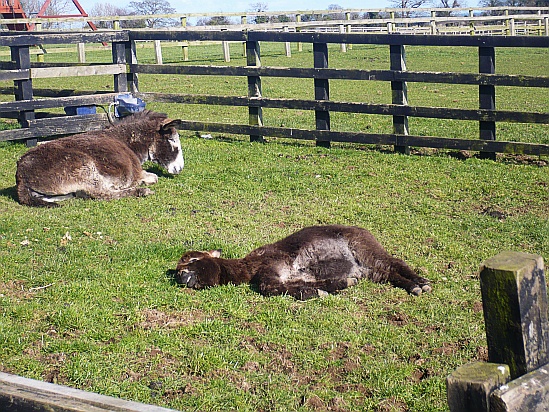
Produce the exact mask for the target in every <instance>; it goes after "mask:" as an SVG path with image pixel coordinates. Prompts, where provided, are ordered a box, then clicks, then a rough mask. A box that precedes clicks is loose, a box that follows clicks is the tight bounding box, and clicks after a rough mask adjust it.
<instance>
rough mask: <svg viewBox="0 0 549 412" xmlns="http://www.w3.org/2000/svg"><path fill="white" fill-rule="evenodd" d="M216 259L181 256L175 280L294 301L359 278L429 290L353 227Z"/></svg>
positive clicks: (324, 229) (318, 229)
mask: <svg viewBox="0 0 549 412" xmlns="http://www.w3.org/2000/svg"><path fill="white" fill-rule="evenodd" d="M220 255H221V253H220V251H219V250H213V251H209V252H195V251H192V252H187V253H185V254H184V255H183V256H182V257H181V259H180V260H179V262H178V264H177V268H176V275H175V279H176V281H177V282H178V283H181V284H184V285H186V286H187V287H191V288H195V289H201V288H205V287H210V286H215V285H225V284H228V283H233V284H235V285H238V284H241V283H252V284H255V285H256V286H257V287H258V289H259V292H260V293H261V294H263V295H266V296H271V295H281V294H288V295H291V296H293V297H295V298H297V299H309V298H312V297H315V296H319V295H323V294H325V293H333V292H336V291H338V290H342V289H345V288H347V287H349V286H352V285H355V284H356V283H357V282H358V280H359V279H369V280H371V281H373V282H389V283H391V284H392V285H393V286H396V287H399V288H402V289H404V290H406V291H407V292H409V293H411V294H413V295H420V294H421V293H423V292H430V291H431V287H430V286H429V280H428V279H425V278H422V277H420V276H418V275H417V274H416V273H415V272H414V271H413V270H412V269H410V267H409V266H408V265H407V264H406V263H405V262H404V261H402V260H400V259H398V258H395V257H393V256H391V255H390V254H389V253H388V252H387V251H386V250H385V249H384V248H383V246H381V244H380V243H379V242H378V241H377V240H376V239H375V237H374V236H373V235H372V234H371V233H370V232H369V231H367V230H366V229H362V228H360V227H356V226H341V225H330V226H312V227H307V228H305V229H302V230H300V231H299V232H296V233H294V234H292V235H290V236H288V237H286V238H284V239H282V240H279V241H278V242H276V243H272V244H269V245H265V246H262V247H260V248H258V249H255V250H253V251H252V252H250V253H249V254H248V255H247V256H245V257H244V258H242V259H223V258H221V257H220Z"/></svg>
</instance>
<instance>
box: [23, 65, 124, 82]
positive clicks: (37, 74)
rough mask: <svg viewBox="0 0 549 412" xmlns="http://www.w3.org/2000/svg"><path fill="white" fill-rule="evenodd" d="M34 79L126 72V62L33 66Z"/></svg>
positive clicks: (32, 76) (32, 75)
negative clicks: (69, 65)
mask: <svg viewBox="0 0 549 412" xmlns="http://www.w3.org/2000/svg"><path fill="white" fill-rule="evenodd" d="M30 72H31V78H32V79H49V78H53V77H71V76H98V75H109V74H122V73H123V74H124V75H125V74H126V65H125V64H102V65H94V66H73V67H64V66H57V67H55V68H53V67H51V68H31V69H30Z"/></svg>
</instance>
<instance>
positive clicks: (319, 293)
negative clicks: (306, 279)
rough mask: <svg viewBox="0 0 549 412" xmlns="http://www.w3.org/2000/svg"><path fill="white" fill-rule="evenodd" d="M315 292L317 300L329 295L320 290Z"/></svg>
mask: <svg viewBox="0 0 549 412" xmlns="http://www.w3.org/2000/svg"><path fill="white" fill-rule="evenodd" d="M317 292H318V297H319V298H323V297H326V296H328V295H329V293H328V292H326V291H325V290H322V289H318V290H317Z"/></svg>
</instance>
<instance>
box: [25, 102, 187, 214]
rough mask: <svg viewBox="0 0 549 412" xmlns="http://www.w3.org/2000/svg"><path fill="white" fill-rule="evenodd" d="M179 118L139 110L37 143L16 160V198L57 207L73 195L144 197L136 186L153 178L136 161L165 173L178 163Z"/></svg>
mask: <svg viewBox="0 0 549 412" xmlns="http://www.w3.org/2000/svg"><path fill="white" fill-rule="evenodd" d="M180 122H181V121H180V120H170V119H168V118H167V116H166V115H165V114H161V113H154V112H151V111H144V112H140V113H137V114H134V115H131V116H128V117H126V118H124V119H122V120H121V121H120V122H118V123H116V124H115V125H113V126H111V127H107V128H105V129H104V130H102V131H99V132H87V133H82V134H78V135H74V136H68V137H64V138H61V139H57V140H52V141H50V142H47V143H44V144H42V145H39V146H37V147H35V148H33V149H31V150H29V151H28V152H27V153H25V154H24V155H23V156H22V157H21V159H19V161H18V162H17V172H16V176H15V178H16V183H17V195H18V198H19V203H21V204H24V205H29V206H57V202H59V201H61V200H65V199H69V198H73V197H81V198H92V199H118V198H122V197H126V196H145V195H147V194H150V193H152V191H151V190H149V189H148V188H144V187H139V186H140V185H141V184H143V183H144V184H153V183H156V182H157V180H158V176H157V175H155V174H154V173H149V172H146V171H144V170H143V169H142V167H141V165H142V164H143V163H144V162H145V161H147V160H151V161H153V162H156V163H158V164H160V165H161V166H163V167H164V168H166V169H167V170H168V172H170V173H179V172H181V169H182V168H183V154H182V151H181V144H180V141H179V134H178V132H177V130H176V128H177V127H178V126H179V124H180Z"/></svg>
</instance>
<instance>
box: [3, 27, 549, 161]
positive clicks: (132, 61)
mask: <svg viewBox="0 0 549 412" xmlns="http://www.w3.org/2000/svg"><path fill="white" fill-rule="evenodd" d="M138 41H223V42H229V41H238V42H243V43H244V44H245V47H246V55H247V65H246V66H231V67H228V66H221V67H220V66H197V65H157V64H156V65H155V64H140V63H139V62H138V61H137V58H136V52H135V47H136V46H135V45H136V42H138ZM89 42H94V43H102V42H107V43H109V44H111V45H112V46H111V47H112V57H113V60H112V63H110V64H72V65H70V64H51V63H32V62H31V59H30V48H31V47H32V46H33V45H36V44H41V45H48V44H67V43H73V44H74V43H89ZM261 42H279V43H288V42H296V43H312V45H313V56H314V58H313V62H312V67H310V68H281V67H267V66H262V64H261V53H260V43H261ZM330 43H336V44H375V45H386V46H387V49H388V53H389V54H390V67H389V68H388V69H387V70H361V69H353V70H350V69H333V68H330V67H329V64H328V62H329V56H328V44H330ZM2 45H3V46H9V47H10V50H11V60H12V61H11V62H5V63H2V64H1V65H0V80H13V81H14V85H15V100H16V101H15V102H5V103H0V116H3V117H13V116H14V115H17V117H18V118H19V121H20V123H21V125H22V126H23V128H22V129H18V130H8V131H1V132H0V141H1V140H19V139H25V140H29V139H30V140H31V143H32V141H33V139H36V138H38V137H47V136H53V135H62V134H69V133H76V132H80V131H84V130H91V129H94V128H99V127H103V126H104V125H105V124H106V116H105V115H104V114H96V115H90V116H66V117H65V116H64V117H48V116H47V115H46V116H45V117H44V114H43V113H42V114H41V116H42V118H38V116H35V110H37V109H50V108H59V107H67V106H86V105H95V104H108V103H110V102H112V101H113V99H114V97H115V96H116V94H117V93H119V92H126V91H131V92H133V93H135V94H137V95H138V96H140V97H143V98H144V99H146V101H149V102H166V103H179V104H197V105H204V104H205V105H228V106H239V107H243V106H244V107H247V108H248V112H249V123H248V124H228V123H213V122H199V121H184V122H183V125H182V128H183V129H187V130H194V131H207V132H221V133H232V134H244V135H250V137H251V139H252V140H261V139H262V137H263V136H276V137H284V138H292V139H308V140H315V141H316V142H317V144H319V145H322V146H329V144H330V142H352V143H363V144H382V145H393V146H395V148H396V149H397V150H399V151H402V152H407V151H408V148H409V147H410V146H418V147H431V148H447V149H458V150H473V151H480V152H482V153H483V155H484V156H489V157H495V153H496V152H500V153H501V152H504V153H521V154H533V155H547V154H549V145H547V144H532V143H520V142H505V141H497V140H496V123H497V122H518V123H532V124H535V123H537V124H549V113H535V112H528V111H520V112H519V111H505V110H498V109H497V108H496V104H495V96H496V87H499V86H513V87H515V86H516V87H536V88H548V87H549V77H545V76H542V77H534V76H522V75H520V76H519V75H500V74H495V50H496V48H500V47H521V48H522V47H528V48H547V47H549V37H545V36H528V37H525V36H514V37H511V36H441V35H425V36H415V35H402V34H399V35H397V34H364V33H303V32H301V33H298V32H294V33H292V32H265V31H247V32H243V31H229V30H226V31H187V30H170V31H166V30H157V31H151V30H141V31H105V32H83V33H28V34H18V35H13V34H8V33H2V36H0V46H2ZM410 45H411V46H442V47H457V46H464V47H472V48H475V49H477V50H478V63H479V73H456V72H444V73H441V72H414V71H407V70H406V53H405V48H406V46H410ZM141 73H148V74H155V75H170V76H173V75H208V76H235V77H246V78H247V84H248V90H247V95H246V96H220V95H206V96H205V95H192V94H172V93H158V92H157V91H144V90H139V85H138V75H139V74H141ZM105 74H109V75H113V78H114V93H90V94H86V95H79V96H66V93H65V92H64V91H57V92H56V91H52V90H50V91H48V93H47V96H44V95H42V96H40V97H47V98H41V99H36V98H35V97H39V93H38V91H36V90H33V86H32V80H33V79H35V78H47V77H59V76H79V75H105ZM265 77H279V78H287V77H292V78H306V79H312V80H313V84H314V99H313V100H305V99H291V98H283V99H282V98H269V97H264V96H263V94H262V89H261V79H262V78H265ZM334 79H338V80H349V81H352V80H371V81H382V82H390V85H391V91H392V103H391V104H371V103H362V102H360V103H358V102H344V101H333V100H331V99H330V81H331V80H334ZM408 82H420V83H447V84H463V85H474V86H477V87H478V96H479V108H478V109H473V110H471V109H457V108H439V107H423V106H411V105H408V104H407V102H408V91H407V83H408ZM243 92H244V91H243ZM64 94H65V95H64ZM263 108H285V109H299V110H312V111H314V113H315V119H316V129H315V130H309V129H301V128H299V129H296V128H286V127H267V126H264V125H263V124H264V123H263ZM14 112H16V113H14ZM332 112H348V113H349V112H352V113H366V114H376V115H385V116H391V117H392V122H393V133H390V134H371V133H370V134H369V133H362V132H340V131H334V130H331V127H330V114H331V113H332ZM409 117H423V118H435V119H458V120H468V121H476V122H478V124H479V135H478V136H471V138H470V139H455V138H445V137H443V136H419V135H414V134H412V133H410V132H411V131H410V130H409V125H408V118H409Z"/></svg>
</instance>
